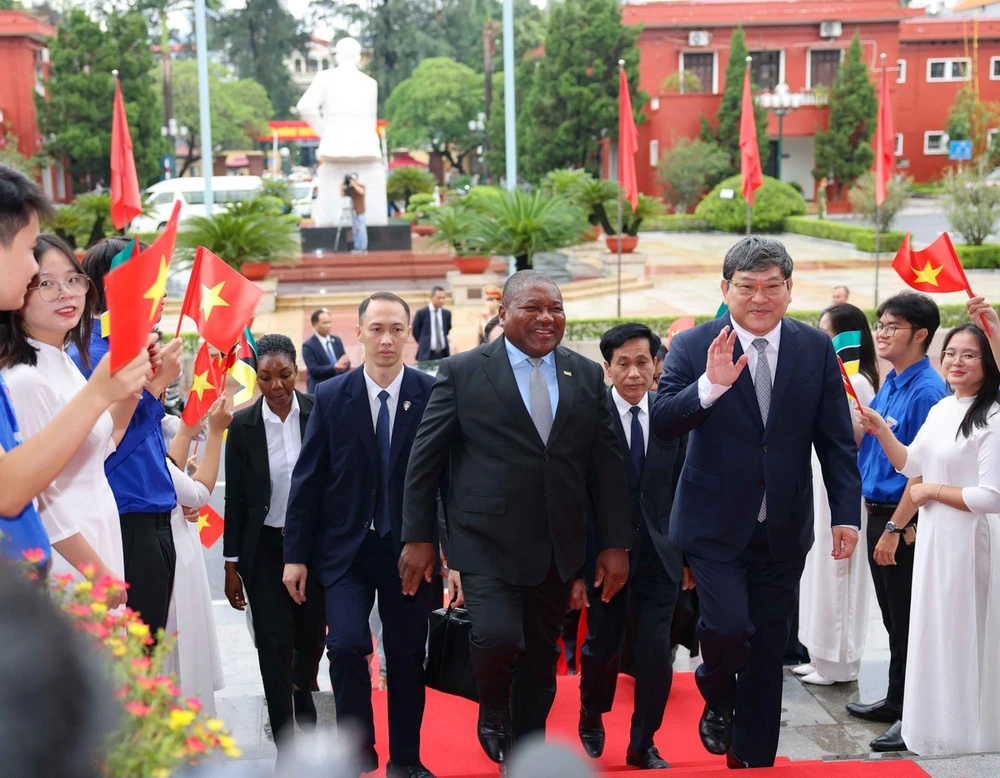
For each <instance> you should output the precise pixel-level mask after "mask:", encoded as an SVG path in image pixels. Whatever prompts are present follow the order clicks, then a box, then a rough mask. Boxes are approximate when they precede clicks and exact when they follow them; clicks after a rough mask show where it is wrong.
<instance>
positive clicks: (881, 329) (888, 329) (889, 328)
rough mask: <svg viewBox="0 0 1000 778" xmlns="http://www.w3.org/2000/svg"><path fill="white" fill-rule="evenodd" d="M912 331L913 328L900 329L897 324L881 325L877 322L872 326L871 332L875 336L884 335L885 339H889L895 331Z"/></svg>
mask: <svg viewBox="0 0 1000 778" xmlns="http://www.w3.org/2000/svg"><path fill="white" fill-rule="evenodd" d="M912 329H913V327H900V326H899V325H898V324H883V323H882V322H880V321H877V322H875V323H874V324H873V325H872V332H874V333H875V334H876V335H879V334H881V333H885V336H886V337H887V338H891V337H892V336H893V335H895V334H896V331H897V330H912Z"/></svg>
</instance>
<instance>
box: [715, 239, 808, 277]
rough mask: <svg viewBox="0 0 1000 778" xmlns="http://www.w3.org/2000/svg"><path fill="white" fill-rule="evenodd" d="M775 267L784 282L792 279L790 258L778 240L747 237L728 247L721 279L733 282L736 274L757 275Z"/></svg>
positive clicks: (723, 261)
mask: <svg viewBox="0 0 1000 778" xmlns="http://www.w3.org/2000/svg"><path fill="white" fill-rule="evenodd" d="M772 267H776V268H778V269H779V270H780V271H781V275H782V277H783V278H784V279H785V280H788V279H789V278H791V277H792V258H791V257H790V256H788V251H787V250H786V249H785V246H784V244H783V243H782V242H781V241H780V240H775V239H774V238H765V237H764V236H762V235H749V236H747V237H745V238H741V239H740V240H738V241H736V243H734V244H733V245H732V246H730V247H729V251H727V252H726V258H725V259H724V260H722V277H723V278H724V279H726V280H727V281H732V280H733V274H735V273H737V272H743V273H757V272H760V271H761V270H767V269H768V268H772Z"/></svg>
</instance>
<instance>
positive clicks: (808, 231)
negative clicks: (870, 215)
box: [785, 216, 906, 254]
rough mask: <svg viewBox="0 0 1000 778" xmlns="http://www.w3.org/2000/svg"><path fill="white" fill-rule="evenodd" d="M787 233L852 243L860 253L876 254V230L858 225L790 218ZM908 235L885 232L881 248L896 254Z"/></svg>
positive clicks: (802, 217) (797, 217)
mask: <svg viewBox="0 0 1000 778" xmlns="http://www.w3.org/2000/svg"><path fill="white" fill-rule="evenodd" d="M785 232H792V233H795V234H796V235H808V236H809V237H811V238H822V239H823V240H838V241H841V242H842V243H852V244H853V245H854V247H855V248H856V249H857V250H858V251H866V252H868V253H869V254H874V253H875V228H874V227H862V226H860V225H856V224H841V223H840V222H832V221H825V220H820V219H810V218H807V217H805V216H789V217H788V218H787V219H785ZM905 237H906V234H905V233H903V232H892V231H890V232H883V233H882V237H881V240H880V242H879V246H880V248H881V250H882V251H883V252H887V253H888V252H891V253H895V252H897V251H899V247H900V246H901V245H903V239H904V238H905Z"/></svg>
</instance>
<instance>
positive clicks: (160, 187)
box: [130, 176, 264, 232]
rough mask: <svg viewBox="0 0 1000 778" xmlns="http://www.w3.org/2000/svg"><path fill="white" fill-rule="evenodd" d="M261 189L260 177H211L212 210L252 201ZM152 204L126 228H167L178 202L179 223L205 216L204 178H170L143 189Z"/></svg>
mask: <svg viewBox="0 0 1000 778" xmlns="http://www.w3.org/2000/svg"><path fill="white" fill-rule="evenodd" d="M263 188H264V182H263V181H262V180H261V178H260V176H212V197H213V200H214V201H215V205H216V207H219V206H225V205H226V204H227V203H239V202H243V201H245V200H252V199H253V198H254V197H256V196H257V195H259V194H260V193H261V191H262V190H263ZM146 194H147V195H149V197H150V199H151V201H152V206H153V207H152V210H151V211H150V213H149V214H146V215H143V216H139V217H137V218H136V219H135V221H133V222H132V224H131V225H130V227H131V229H132V230H134V231H136V232H153V231H155V230H162V229H163V228H164V227H166V226H167V220H168V219H169V218H170V214H171V213H173V210H174V203H175V202H176V201H178V200H179V201H180V202H181V203H182V205H181V215H180V220H181V222H183V221H185V220H186V219H189V218H191V217H192V216H204V215H205V179H204V178H201V177H200V176H199V177H191V178H171V179H169V180H167V181H158V182H157V183H155V184H153V185H152V186H151V187H149V189H147V190H146Z"/></svg>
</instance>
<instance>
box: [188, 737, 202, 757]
mask: <svg viewBox="0 0 1000 778" xmlns="http://www.w3.org/2000/svg"><path fill="white" fill-rule="evenodd" d="M184 745H186V746H187V748H188V750H189V751H190V752H191V753H192V754H202V753H204V752H205V744H204V743H202V742H201V741H200V740H199V739H198V738H196V737H195V736H194V735H191V737H189V738H188V739H187V740H186V741H185V743H184Z"/></svg>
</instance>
